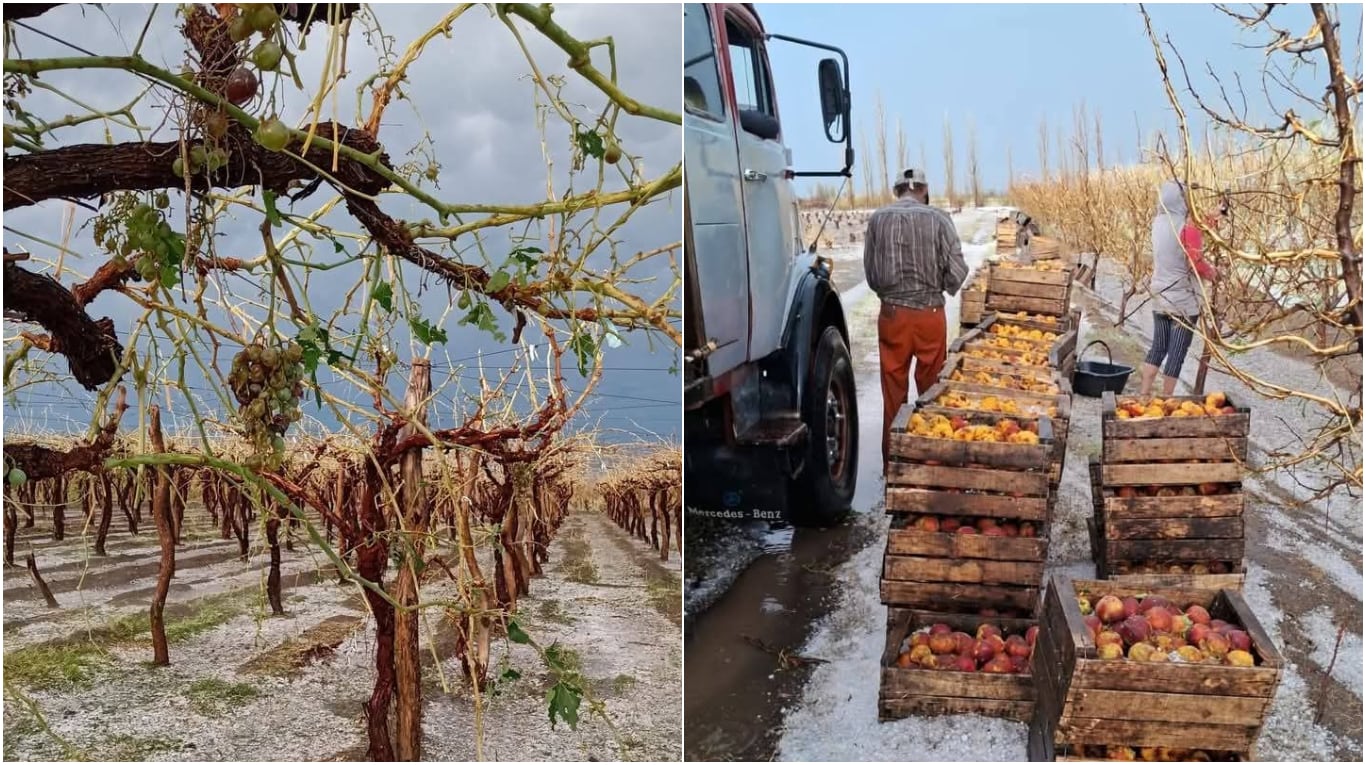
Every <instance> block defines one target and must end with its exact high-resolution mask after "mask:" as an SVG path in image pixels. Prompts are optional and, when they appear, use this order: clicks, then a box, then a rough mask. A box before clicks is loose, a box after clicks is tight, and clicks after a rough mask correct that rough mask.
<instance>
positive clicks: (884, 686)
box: [877, 607, 1035, 722]
mask: <svg viewBox="0 0 1366 765" xmlns="http://www.w3.org/2000/svg"><path fill="white" fill-rule="evenodd" d="M935 622H943V623H944V624H947V625H949V626H950V627H953V628H954V629H955V630H956V631H959V632H966V633H968V634H974V633H976V631H977V625H979V624H981V623H983V622H990V623H992V624H995V625H998V626H1000V627H1001V628H1002V629H1004V630H1006V631H1007V632H1008V633H1009V634H1016V633H1019V632H1023V631H1024V630H1026V629H1028V628H1029V627H1031V626H1033V625H1034V624H1035V622H1034V620H1032V619H1007V618H1001V617H981V616H969V615H961V614H929V613H924V612H919V611H915V610H912V609H907V608H895V607H892V608H888V609H887V644H886V648H885V649H884V650H883V653H882V670H881V671H882V682H881V684H880V687H879V689H878V704H877V709H878V720H879V721H884V722H885V721H887V720H898V719H901V718H903V717H908V716H910V715H944V714H979V715H987V716H990V717H1004V718H1007V719H1011V720H1018V721H1021V722H1027V721H1029V720H1030V719H1031V718H1032V717H1033V715H1034V681H1033V678H1031V677H1030V676H1029V675H1028V674H992V673H988V672H957V671H953V670H932V669H906V668H902V667H898V666H897V665H896V658H897V655H898V654H899V652H900V648H901V641H902V640H903V639H904V638H905V637H906V636H907V635H909V634H910V633H911V632H913V631H914V630H916V629H919V628H920V627H922V626H924V625H926V624H932V623H935Z"/></svg>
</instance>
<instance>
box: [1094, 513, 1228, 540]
mask: <svg viewBox="0 0 1366 765" xmlns="http://www.w3.org/2000/svg"><path fill="white" fill-rule="evenodd" d="M1105 538H1106V539H1162V540H1169V539H1242V538H1243V519H1242V517H1240V516H1235V517H1232V518H1134V519H1115V518H1112V517H1109V516H1107V517H1106V518H1105Z"/></svg>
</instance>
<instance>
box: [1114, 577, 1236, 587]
mask: <svg viewBox="0 0 1366 765" xmlns="http://www.w3.org/2000/svg"><path fill="white" fill-rule="evenodd" d="M1245 577H1246V575H1245V574H1111V575H1110V576H1109V577H1108V578H1109V579H1110V580H1111V581H1115V582H1124V583H1125V584H1128V585H1132V586H1136V587H1147V588H1148V589H1150V590H1151V589H1155V588H1158V587H1184V586H1194V587H1218V588H1220V589H1228V590H1241V589H1243V580H1244V578H1245Z"/></svg>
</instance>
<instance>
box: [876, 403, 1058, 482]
mask: <svg viewBox="0 0 1366 765" xmlns="http://www.w3.org/2000/svg"><path fill="white" fill-rule="evenodd" d="M964 415H966V419H968V420H969V422H971V419H972V418H971V413H968V412H965V413H964ZM890 441H891V443H890V446H889V449H890V451H891V456H892V459H897V458H903V459H912V460H916V461H917V462H924V461H927V460H935V461H937V462H941V463H943V464H944V465H947V466H951V467H956V466H959V465H968V464H972V463H977V464H981V465H991V466H993V467H1012V468H1020V469H1030V468H1036V469H1043V468H1044V466H1046V465H1047V464H1048V455H1049V452H1050V451H1051V450H1052V448H1053V445H1052V444H1051V443H1049V444H1044V443H1040V444H1037V445H1029V444H1011V443H995V442H986V441H952V440H949V439H947V438H928V437H926V436H917V435H915V434H913V433H907V432H905V431H892V433H891V439H890Z"/></svg>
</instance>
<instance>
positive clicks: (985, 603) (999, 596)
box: [880, 580, 1039, 612]
mask: <svg viewBox="0 0 1366 765" xmlns="http://www.w3.org/2000/svg"><path fill="white" fill-rule="evenodd" d="M880 594H881V597H882V602H883V603H884V604H886V605H889V606H902V607H904V608H914V609H918V610H924V611H946V612H951V611H963V610H971V611H974V612H976V611H978V610H980V609H983V608H995V609H1002V608H1012V609H1020V610H1024V611H1028V612H1033V611H1034V609H1035V607H1036V606H1037V605H1038V598H1039V588H1038V587H1006V586H1001V585H991V586H987V585H979V584H945V583H934V582H895V581H887V580H883V582H882V584H881V587H880Z"/></svg>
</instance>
